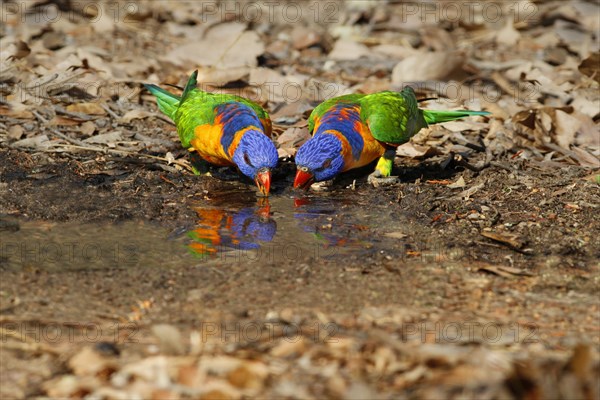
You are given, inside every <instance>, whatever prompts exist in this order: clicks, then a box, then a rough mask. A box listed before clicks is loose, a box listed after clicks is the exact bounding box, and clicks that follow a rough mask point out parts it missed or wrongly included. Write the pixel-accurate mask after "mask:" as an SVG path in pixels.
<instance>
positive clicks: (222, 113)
mask: <svg viewBox="0 0 600 400" xmlns="http://www.w3.org/2000/svg"><path fill="white" fill-rule="evenodd" d="M215 111H216V113H217V115H218V116H219V119H220V123H222V124H223V136H222V137H221V145H222V146H223V150H225V152H229V147H230V146H231V143H233V139H234V137H235V134H236V133H237V132H238V131H240V130H242V129H244V128H246V127H248V126H256V127H261V126H262V125H261V122H260V120H259V119H258V117H257V116H256V113H255V112H254V110H253V109H252V108H250V107H248V106H247V105H245V104H242V103H225V104H220V105H218V106H217V107H216V110H215ZM263 136H264V135H263Z"/></svg>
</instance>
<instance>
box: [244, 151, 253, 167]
mask: <svg viewBox="0 0 600 400" xmlns="http://www.w3.org/2000/svg"><path fill="white" fill-rule="evenodd" d="M244 161H245V162H246V164H248V165H249V166H251V167H252V168H254V165H252V163H251V162H250V157H248V153H244Z"/></svg>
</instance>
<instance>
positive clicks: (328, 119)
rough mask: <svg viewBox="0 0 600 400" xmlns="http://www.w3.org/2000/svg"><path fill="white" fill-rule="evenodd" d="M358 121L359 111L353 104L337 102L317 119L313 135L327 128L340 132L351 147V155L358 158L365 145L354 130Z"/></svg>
mask: <svg viewBox="0 0 600 400" xmlns="http://www.w3.org/2000/svg"><path fill="white" fill-rule="evenodd" d="M360 123H361V121H360V112H359V111H358V109H357V108H356V107H355V106H349V105H346V104H338V105H336V106H334V107H332V108H331V109H330V110H329V111H328V112H327V113H326V114H325V115H323V117H322V118H321V119H320V120H319V125H318V126H317V130H316V132H315V136H317V135H320V134H322V133H324V132H326V131H329V130H332V131H337V132H340V133H341V134H342V135H344V136H345V137H346V139H348V143H349V144H350V147H351V148H352V157H353V158H354V159H355V160H358V159H359V158H360V154H361V153H362V151H363V147H364V145H365V141H364V139H363V137H362V136H361V135H360V132H358V131H357V130H356V127H357V126H358V125H360Z"/></svg>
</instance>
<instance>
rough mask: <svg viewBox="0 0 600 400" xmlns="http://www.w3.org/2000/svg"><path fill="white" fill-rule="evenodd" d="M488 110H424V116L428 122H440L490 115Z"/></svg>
mask: <svg viewBox="0 0 600 400" xmlns="http://www.w3.org/2000/svg"><path fill="white" fill-rule="evenodd" d="M489 114H490V113H489V112H487V111H467V110H457V111H443V110H423V116H424V117H425V121H427V123H428V124H439V123H441V122H448V121H454V120H455V119H460V118H465V117H468V116H470V115H489Z"/></svg>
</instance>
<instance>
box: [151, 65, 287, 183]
mask: <svg viewBox="0 0 600 400" xmlns="http://www.w3.org/2000/svg"><path fill="white" fill-rule="evenodd" d="M197 74H198V72H197V71H196V72H194V73H193V74H192V75H191V76H190V79H189V80H188V83H187V84H186V86H185V89H184V91H183V93H182V95H181V96H177V95H174V94H172V93H170V92H168V91H166V90H164V89H161V88H160V87H158V86H156V85H145V86H146V88H147V89H148V90H149V91H150V92H151V93H152V94H154V95H155V96H156V98H157V103H158V107H159V108H160V110H161V111H162V112H163V113H165V114H166V115H167V116H168V117H169V118H171V119H172V120H173V122H175V125H176V127H177V134H178V135H179V139H180V140H181V144H182V146H183V147H184V148H193V149H194V150H196V151H197V152H198V154H199V155H200V156H201V157H202V158H203V159H204V160H206V161H208V162H210V163H212V164H215V165H221V166H226V165H235V166H237V167H238V168H239V170H240V171H241V172H242V173H243V174H244V175H246V176H248V177H250V178H251V179H254V181H255V182H256V184H257V186H258V188H259V189H260V191H261V192H262V193H263V194H264V195H268V193H269V190H270V184H271V170H272V169H273V168H275V166H276V165H277V159H278V156H277V150H276V149H275V145H274V144H273V142H272V141H271V139H269V137H270V135H271V120H270V118H269V114H268V113H267V112H266V111H265V110H264V109H263V108H262V107H260V106H259V105H258V104H256V103H254V102H252V101H250V100H248V99H245V98H243V97H240V96H235V95H231V94H215V93H208V92H204V91H202V90H199V89H197V88H196V84H197V82H196V77H197Z"/></svg>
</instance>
